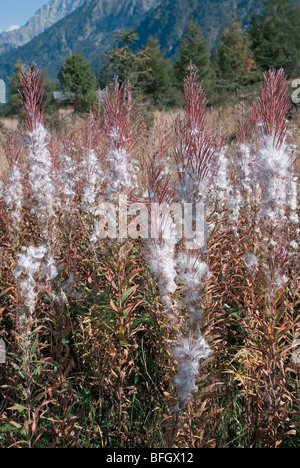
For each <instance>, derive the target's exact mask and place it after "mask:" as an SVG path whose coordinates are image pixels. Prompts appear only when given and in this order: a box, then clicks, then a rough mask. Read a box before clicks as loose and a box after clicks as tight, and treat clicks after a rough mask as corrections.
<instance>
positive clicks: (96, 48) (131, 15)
mask: <svg viewBox="0 0 300 468" xmlns="http://www.w3.org/2000/svg"><path fill="white" fill-rule="evenodd" d="M157 4H158V0H86V2H85V3H84V4H83V5H82V6H81V7H79V8H77V9H76V10H75V11H74V12H73V13H71V14H70V15H69V16H67V17H66V18H64V19H62V20H61V21H59V22H58V23H56V24H55V25H53V26H52V27H50V28H49V29H47V30H46V31H44V32H43V33H42V34H40V35H39V36H38V37H36V38H34V39H33V40H32V41H30V42H29V43H28V44H25V45H24V46H22V47H19V48H18V49H16V50H13V51H11V52H8V53H6V54H3V55H1V56H0V76H1V77H2V78H4V79H5V78H6V77H7V76H11V73H12V70H13V67H14V64H15V63H16V61H17V60H18V59H20V60H21V61H22V62H23V63H29V62H33V63H36V64H37V66H38V67H39V68H41V69H45V70H47V72H48V74H49V76H50V77H51V78H56V76H57V72H58V69H59V67H60V65H61V64H62V63H63V60H64V59H65V57H66V56H68V55H70V53H71V52H72V51H74V50H76V52H78V53H81V54H83V55H84V56H85V58H86V59H88V60H90V61H91V63H92V65H93V68H94V69H97V65H98V63H99V60H101V57H103V53H104V52H105V51H106V50H107V49H108V48H109V47H111V46H112V45H113V43H114V42H115V41H116V38H115V37H114V36H113V34H114V33H115V32H116V31H119V30H120V29H122V28H124V29H128V28H132V27H135V26H137V25H138V24H139V23H140V22H141V21H142V20H143V19H144V17H145V15H146V13H147V12H148V11H149V10H150V8H151V7H153V6H156V5H157Z"/></svg>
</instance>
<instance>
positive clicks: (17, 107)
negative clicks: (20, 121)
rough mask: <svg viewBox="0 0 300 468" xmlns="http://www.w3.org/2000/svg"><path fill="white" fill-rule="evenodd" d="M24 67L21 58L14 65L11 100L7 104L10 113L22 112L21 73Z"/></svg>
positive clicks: (10, 90) (10, 84)
mask: <svg viewBox="0 0 300 468" xmlns="http://www.w3.org/2000/svg"><path fill="white" fill-rule="evenodd" d="M23 69H24V67H23V64H22V62H21V60H18V61H17V63H16V64H15V66H14V70H13V74H12V76H11V77H10V78H9V101H8V103H7V104H6V111H7V112H8V113H9V114H16V115H21V114H22V102H21V98H20V94H19V89H20V75H21V73H22V71H23Z"/></svg>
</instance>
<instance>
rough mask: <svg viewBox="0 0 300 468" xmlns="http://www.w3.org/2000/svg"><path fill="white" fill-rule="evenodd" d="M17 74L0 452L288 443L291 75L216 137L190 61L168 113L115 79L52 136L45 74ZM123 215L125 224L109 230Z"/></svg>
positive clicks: (291, 411) (294, 390)
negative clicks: (177, 107) (152, 108)
mask: <svg viewBox="0 0 300 468" xmlns="http://www.w3.org/2000/svg"><path fill="white" fill-rule="evenodd" d="M20 82H21V83H20V89H21V91H20V95H21V100H22V105H23V112H24V117H23V121H22V126H21V127H20V128H19V131H18V132H15V131H14V132H11V133H9V134H8V136H7V138H6V141H5V150H6V157H7V160H8V162H9V171H8V173H7V174H6V175H5V176H3V177H2V179H1V182H0V242H1V244H0V338H1V339H2V340H3V343H5V346H6V351H7V352H6V363H5V364H0V387H1V404H0V446H1V447H2V448H8V447H19V448H85V447H88V448H93V447H96V448H105V447H109V448H119V447H123V448H126V447H132V448H138V447H151V448H162V447H181V448H192V447H195V448H224V447H225V448H250V447H251V448H258V447H263V448H275V447H297V446H299V443H300V437H299V429H300V428H299V396H300V395H299V369H300V367H299V362H300V360H299V357H298V352H299V348H300V344H299V343H300V341H299V339H300V338H299V325H300V323H299V303H300V302H299V301H300V297H299V293H300V289H299V232H300V231H299V219H298V215H299V207H298V177H297V161H296V145H295V139H294V135H293V131H292V129H291V127H290V124H289V122H288V120H287V117H288V115H289V111H290V99H289V97H288V86H287V79H286V75H285V72H284V70H283V69H279V70H270V71H269V72H266V73H265V74H264V77H263V79H262V83H261V92H260V97H259V98H258V99H256V100H255V101H254V102H253V103H252V105H251V106H246V105H245V104H244V103H241V104H239V105H237V106H236V116H235V135H234V137H233V136H232V135H231V138H229V136H228V135H226V134H222V133H221V132H220V131H219V130H218V129H217V128H216V129H213V128H211V127H212V126H208V124H207V113H206V97H205V92H204V90H203V84H202V82H201V81H200V80H199V75H198V71H197V68H196V67H195V66H193V65H190V66H189V68H188V71H187V74H186V77H185V78H184V97H185V107H184V111H183V112H180V113H178V114H177V115H175V116H174V118H173V119H171V120H170V119H169V118H168V119H167V118H166V117H165V116H164V114H163V113H161V114H159V116H156V118H152V119H150V118H149V117H145V115H146V114H145V113H144V112H143V110H142V109H141V106H140V104H139V105H137V104H136V102H135V101H134V100H133V99H132V95H131V91H130V89H129V88H127V87H126V86H124V85H121V84H119V82H118V80H115V81H113V83H112V84H111V85H109V86H108V87H107V89H106V93H105V95H104V98H103V101H100V102H98V103H96V104H95V105H94V108H93V111H92V112H90V114H89V115H88V116H87V117H86V118H85V119H84V120H83V119H78V120H76V121H75V123H74V124H73V125H66V126H65V127H64V128H63V129H61V128H60V131H59V132H55V130H54V129H50V128H49V126H48V125H47V123H46V122H47V116H46V115H45V112H44V80H43V79H42V76H41V73H40V72H39V71H37V70H35V69H34V68H31V67H28V69H26V70H24V71H23V72H22V74H21V77H20ZM121 205H122V206H123V210H121ZM124 206H125V213H126V217H128V222H129V227H130V229H128V230H129V232H126V230H125V232H124V229H123V231H122V232H121V231H120V229H119V230H117V231H114V223H115V222H116V221H118V222H119V226H120V225H121V224H120V223H121V217H122V216H124ZM153 206H155V207H156V208H157V209H156V210H153V209H152V208H153ZM174 206H176V207H177V208H178V206H179V208H180V209H182V208H184V212H185V211H186V210H188V208H187V207H192V208H193V207H194V209H196V208H197V207H199V206H200V207H201V208H202V210H203V211H202V214H204V218H203V223H200V225H198V223H197V217H195V212H193V211H191V213H190V215H191V216H190V217H191V220H192V227H193V231H194V233H195V234H197V235H198V234H199V237H196V242H195V243H193V244H192V247H191V243H190V240H191V239H190V238H191V233H190V235H189V236H188V235H187V234H186V231H185V230H183V235H181V236H180V235H178V231H180V226H178V225H176V219H175V218H176V216H175V215H176V213H175V210H174V209H173V208H172V207H174ZM170 207H171V208H170ZM114 208H115V209H114ZM143 216H144V217H143ZM145 219H146V222H144V223H142V221H143V220H145ZM201 219H202V218H201ZM148 225H149V226H150V225H151V227H153V226H155V228H156V236H149V235H148V234H147V227H148ZM181 227H182V226H181ZM151 233H152V231H151ZM203 234H204V242H200V241H199V242H198V239H200V238H201V236H202V235H203Z"/></svg>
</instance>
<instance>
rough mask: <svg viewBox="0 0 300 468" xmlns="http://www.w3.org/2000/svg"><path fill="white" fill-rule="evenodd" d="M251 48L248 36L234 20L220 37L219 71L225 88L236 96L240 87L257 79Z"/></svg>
mask: <svg viewBox="0 0 300 468" xmlns="http://www.w3.org/2000/svg"><path fill="white" fill-rule="evenodd" d="M251 46H252V43H251V40H250V37H249V35H248V34H247V33H245V32H244V31H243V30H242V24H241V23H240V22H239V21H238V20H237V19H236V18H234V19H233V20H232V22H231V24H230V25H229V26H228V27H227V28H226V29H225V30H224V31H223V33H222V35H221V40H220V46H219V69H220V74H221V79H222V81H223V83H224V84H225V86H226V87H227V88H228V90H229V91H235V93H236V94H238V91H239V89H240V87H242V86H245V85H247V84H249V83H251V82H253V81H255V80H256V79H257V67H256V64H255V60H254V54H253V51H252V49H251Z"/></svg>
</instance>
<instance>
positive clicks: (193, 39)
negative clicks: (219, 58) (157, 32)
mask: <svg viewBox="0 0 300 468" xmlns="http://www.w3.org/2000/svg"><path fill="white" fill-rule="evenodd" d="M180 42H181V46H180V57H179V60H178V61H177V62H176V63H175V65H174V71H175V76H176V79H177V81H178V84H179V86H180V87H181V88H182V87H183V80H184V77H185V76H186V72H187V68H188V66H189V65H190V63H191V62H192V63H193V64H194V65H195V66H196V67H197V68H198V71H199V77H200V79H201V80H203V85H204V88H205V89H206V90H209V89H210V88H211V87H212V85H213V83H214V80H215V73H214V70H213V67H212V64H211V59H210V52H209V48H208V44H207V42H205V41H204V39H203V36H202V33H201V29H200V27H199V26H198V24H197V23H194V22H190V23H189V25H188V28H187V31H186V34H185V36H184V38H183V39H181V41H180Z"/></svg>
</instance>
